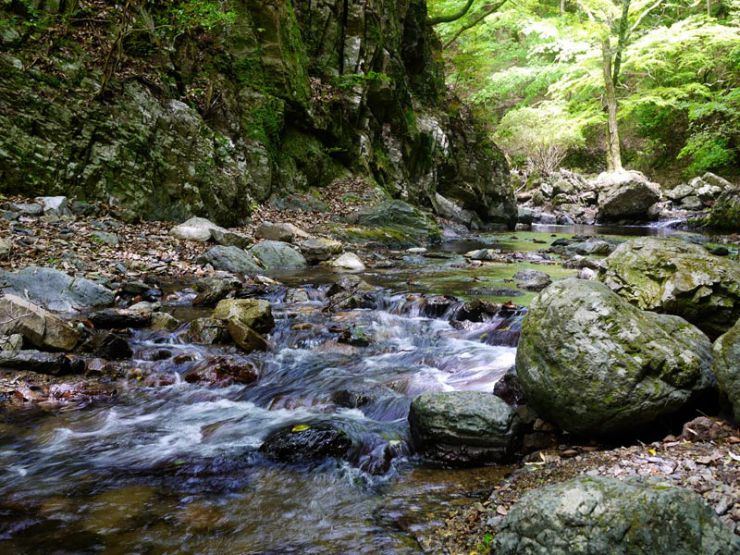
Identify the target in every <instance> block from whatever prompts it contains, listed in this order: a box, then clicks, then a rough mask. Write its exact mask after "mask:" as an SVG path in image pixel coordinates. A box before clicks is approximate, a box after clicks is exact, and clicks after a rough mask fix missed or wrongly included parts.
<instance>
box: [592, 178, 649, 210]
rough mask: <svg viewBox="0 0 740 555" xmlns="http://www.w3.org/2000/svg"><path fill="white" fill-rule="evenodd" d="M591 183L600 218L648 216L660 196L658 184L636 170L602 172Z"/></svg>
mask: <svg viewBox="0 0 740 555" xmlns="http://www.w3.org/2000/svg"><path fill="white" fill-rule="evenodd" d="M593 185H594V187H595V188H596V189H597V190H598V191H599V213H598V219H599V220H600V221H615V220H649V219H650V217H649V215H648V210H649V209H650V207H651V206H652V205H653V204H655V203H656V202H658V201H659V200H660V186H659V185H658V184H657V183H653V182H651V181H650V180H649V179H648V178H647V177H645V176H644V175H643V174H642V173H640V172H637V171H620V172H604V173H602V174H600V175H599V176H598V177H597V178H596V180H595V181H594V183H593Z"/></svg>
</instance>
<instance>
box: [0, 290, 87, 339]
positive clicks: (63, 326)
mask: <svg viewBox="0 0 740 555" xmlns="http://www.w3.org/2000/svg"><path fill="white" fill-rule="evenodd" d="M16 333H17V334H20V335H22V336H23V339H24V340H25V341H26V342H28V343H30V344H31V345H33V346H35V347H37V348H39V349H42V350H45V351H71V350H72V349H74V348H75V346H76V345H77V343H79V341H80V333H79V332H78V331H77V330H76V329H74V328H73V327H72V326H70V325H69V324H67V323H66V322H65V321H64V320H62V319H61V318H58V317H57V316H54V315H53V314H52V313H51V312H47V311H46V310H44V309H43V308H41V307H39V306H36V305H35V304H33V303H31V302H29V301H27V300H25V299H22V298H20V297H17V296H16V295H4V296H2V297H0V335H12V334H16Z"/></svg>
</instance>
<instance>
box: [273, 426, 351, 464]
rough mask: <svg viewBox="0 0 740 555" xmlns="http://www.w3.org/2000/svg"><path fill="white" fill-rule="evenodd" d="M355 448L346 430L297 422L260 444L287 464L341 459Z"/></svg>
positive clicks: (279, 460)
mask: <svg viewBox="0 0 740 555" xmlns="http://www.w3.org/2000/svg"><path fill="white" fill-rule="evenodd" d="M351 447H352V440H351V439H350V438H349V436H348V435H347V434H346V433H345V432H343V431H342V430H338V429H336V428H333V427H331V426H329V425H325V424H295V425H293V426H290V427H288V428H285V429H282V430H278V431H276V432H274V433H272V434H270V435H269V436H268V437H267V438H266V439H265V442H264V443H263V444H262V446H261V447H260V452H261V453H263V454H264V455H265V456H266V457H268V458H271V459H273V460H275V461H278V462H283V463H301V462H313V461H321V460H323V459H326V458H341V457H343V456H345V455H346V454H347V453H348V452H349V450H350V449H351Z"/></svg>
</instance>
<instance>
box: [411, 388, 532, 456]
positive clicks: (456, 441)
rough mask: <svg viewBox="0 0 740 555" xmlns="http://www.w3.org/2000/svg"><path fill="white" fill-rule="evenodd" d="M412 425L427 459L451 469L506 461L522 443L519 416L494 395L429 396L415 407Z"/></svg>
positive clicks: (414, 435) (445, 394)
mask: <svg viewBox="0 0 740 555" xmlns="http://www.w3.org/2000/svg"><path fill="white" fill-rule="evenodd" d="M409 424H410V427H411V436H412V437H413V439H414V444H415V445H416V447H417V449H418V450H419V451H420V452H421V453H422V454H423V455H424V456H426V457H428V458H430V459H432V460H436V461H439V462H443V463H446V464H451V465H466V464H468V465H469V464H485V463H491V462H501V461H506V460H507V459H509V458H510V457H511V455H512V453H513V450H514V447H515V445H516V442H517V441H518V440H519V437H518V431H519V417H518V416H517V414H516V412H515V411H514V410H513V409H512V408H511V407H510V406H509V405H508V404H506V402H505V401H503V400H502V399H500V398H498V397H496V396H494V395H491V394H490V393H482V392H472V391H471V392H464V391H458V392H450V393H426V394H424V395H421V396H420V397H417V398H416V399H414V402H413V403H411V410H410V412H409Z"/></svg>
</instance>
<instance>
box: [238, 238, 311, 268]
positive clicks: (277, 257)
mask: <svg viewBox="0 0 740 555" xmlns="http://www.w3.org/2000/svg"><path fill="white" fill-rule="evenodd" d="M249 253H250V254H251V255H252V256H254V257H256V258H257V259H258V260H259V261H260V263H261V264H262V265H263V266H264V267H265V268H266V269H267V270H268V271H271V272H279V271H283V270H301V269H303V268H305V267H306V266H307V262H306V259H305V258H304V257H303V255H302V254H301V253H300V251H298V249H296V248H295V247H294V246H292V245H290V244H288V243H283V242H282V241H269V240H268V241H260V242H259V243H257V244H256V245H254V246H253V247H252V248H250V249H249Z"/></svg>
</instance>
